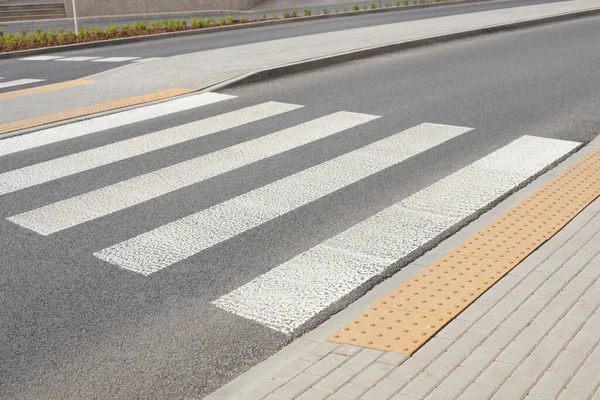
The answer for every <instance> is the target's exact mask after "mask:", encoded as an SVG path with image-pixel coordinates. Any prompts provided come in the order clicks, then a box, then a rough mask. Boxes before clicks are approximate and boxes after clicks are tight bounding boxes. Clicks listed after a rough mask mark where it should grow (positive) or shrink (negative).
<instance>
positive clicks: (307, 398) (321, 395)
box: [296, 388, 330, 400]
mask: <svg viewBox="0 0 600 400" xmlns="http://www.w3.org/2000/svg"><path fill="white" fill-rule="evenodd" d="M329 395H330V393H329V392H324V391H322V390H318V389H314V388H310V389H308V390H307V391H306V392H304V393H302V394H301V395H300V396H298V397H296V400H323V399H325V398H326V397H327V396H329Z"/></svg>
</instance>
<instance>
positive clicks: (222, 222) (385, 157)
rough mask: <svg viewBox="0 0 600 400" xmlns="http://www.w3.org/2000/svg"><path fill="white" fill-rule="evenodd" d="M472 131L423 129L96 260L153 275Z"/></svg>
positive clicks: (128, 242)
mask: <svg viewBox="0 0 600 400" xmlns="http://www.w3.org/2000/svg"><path fill="white" fill-rule="evenodd" d="M470 130H471V128H464V127H457V126H447V125H436V124H422V125H419V126H417V127H414V128H410V129H408V130H406V131H404V132H400V133H397V134H395V135H392V136H390V137H387V138H385V139H381V140H379V141H377V142H375V143H372V144H370V145H368V146H365V147H362V148H360V149H358V150H354V151H352V152H350V153H346V154H344V155H342V156H339V157H336V158H334V159H332V160H329V161H326V162H324V163H321V164H318V165H316V166H313V167H311V168H308V169H306V170H303V171H301V172H298V173H296V174H293V175H291V176H288V177H286V178H283V179H280V180H278V181H276V182H273V183H271V184H268V185H266V186H263V187H260V188H258V189H255V190H253V191H250V192H248V193H245V194H243V195H240V196H238V197H235V198H233V199H231V200H228V201H225V202H223V203H220V204H217V205H215V206H213V207H210V208H209V209H206V210H203V211H200V212H198V213H195V214H192V215H189V216H187V217H184V218H181V219H179V220H176V221H174V222H172V223H169V224H166V225H163V226H161V227H159V228H156V229H154V230H152V231H149V232H146V233H143V234H141V235H139V236H137V237H134V238H132V239H129V240H126V241H124V242H122V243H119V244H116V245H114V246H111V247H108V248H106V249H104V250H101V251H99V252H97V253H94V255H95V256H96V257H98V258H100V259H102V260H104V261H107V262H109V263H111V264H114V265H117V266H120V267H122V268H125V269H128V270H131V271H134V272H137V273H140V274H143V275H149V274H151V273H153V272H156V271H159V270H161V269H163V268H165V267H168V266H169V265H171V264H174V263H176V262H179V261H181V260H184V259H186V258H188V257H190V256H192V255H194V254H196V253H198V252H200V251H202V250H205V249H207V248H209V247H211V246H213V245H215V244H217V243H220V242H222V241H225V240H227V239H230V238H232V237H234V236H236V235H238V234H240V233H242V232H244V231H247V230H249V229H252V228H254V227H256V226H258V225H261V224H263V223H265V222H268V221H269V220H272V219H274V218H277V217H279V216H281V215H283V214H285V213H287V212H290V211H293V210H294V209H297V208H299V207H301V206H303V205H306V204H308V203H310V202H312V201H315V200H317V199H319V198H321V197H323V196H326V195H328V194H330V193H333V192H335V191H337V190H339V189H342V188H344V187H346V186H348V185H350V184H352V183H355V182H357V181H359V180H361V179H364V178H366V177H369V176H371V175H373V174H375V173H377V172H379V171H382V170H384V169H386V168H388V167H391V166H392V165H395V164H398V163H400V162H402V161H404V160H406V159H408V158H410V157H413V156H415V155H417V154H419V153H421V152H423V151H425V150H428V149H430V148H432V147H435V146H437V145H439V144H440V143H443V142H446V141H448V140H450V139H452V138H454V137H456V136H459V135H461V134H463V133H465V132H468V131H470Z"/></svg>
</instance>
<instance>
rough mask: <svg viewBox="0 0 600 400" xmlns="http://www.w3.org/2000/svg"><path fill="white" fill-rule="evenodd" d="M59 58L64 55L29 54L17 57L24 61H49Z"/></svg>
mask: <svg viewBox="0 0 600 400" xmlns="http://www.w3.org/2000/svg"><path fill="white" fill-rule="evenodd" d="M59 58H65V56H31V57H23V58H19V60H24V61H50V60H58V59H59Z"/></svg>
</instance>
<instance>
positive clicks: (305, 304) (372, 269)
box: [213, 136, 579, 334]
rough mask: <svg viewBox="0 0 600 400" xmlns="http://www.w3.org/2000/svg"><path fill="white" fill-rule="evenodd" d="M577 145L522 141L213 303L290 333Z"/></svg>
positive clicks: (577, 144)
mask: <svg viewBox="0 0 600 400" xmlns="http://www.w3.org/2000/svg"><path fill="white" fill-rule="evenodd" d="M577 146H579V143H575V142H567V141H562V140H556V139H545V138H540V137H532V136H524V137H522V138H520V139H518V140H516V141H514V142H512V143H510V144H509V145H507V146H505V147H503V148H501V149H500V150H498V151H496V152H494V153H492V154H490V155H488V156H486V157H484V158H482V159H481V160H479V161H477V162H475V163H473V164H471V165H469V166H467V167H465V168H463V169H462V170H460V171H458V172H456V173H454V174H452V175H450V176H448V177H446V178H444V179H442V180H441V181H438V182H437V183H435V184H433V185H432V186H430V187H428V188H426V189H424V190H422V191H420V192H418V193H416V194H415V195H413V196H410V197H408V198H407V199H405V200H403V201H400V202H399V203H396V204H395V205H393V206H391V207H389V208H387V209H385V210H383V211H382V212H380V213H378V214H376V215H374V216H373V217H371V218H369V219H367V220H365V221H363V222H361V223H359V224H357V225H355V226H353V227H352V228H350V229H348V230H346V231H344V232H342V233H341V234H339V235H337V236H334V237H333V238H331V239H329V240H327V241H325V242H323V243H321V244H319V245H317V246H315V247H313V248H312V249H310V250H308V251H306V252H304V253H302V254H300V255H298V256H296V257H294V258H293V259H291V260H290V261H288V262H286V263H284V264H282V265H280V266H278V267H276V268H274V269H272V270H271V271H269V272H267V273H266V274H264V275H261V276H259V277H258V278H256V279H254V280H252V281H251V282H249V283H247V284H246V285H244V286H241V287H240V288H238V289H236V290H234V291H233V292H231V293H229V294H227V295H225V296H223V297H221V298H219V299H217V300H216V301H214V302H213V304H214V305H216V306H218V307H220V308H222V309H224V310H227V311H229V312H232V313H234V314H237V315H239V316H242V317H245V318H248V319H251V320H253V321H256V322H259V323H261V324H263V325H265V326H268V327H269V328H272V329H274V330H277V331H280V332H283V333H287V334H290V333H292V332H293V331H294V330H296V329H298V328H299V327H301V326H302V325H303V324H304V323H306V322H307V321H309V320H310V319H311V318H312V317H314V316H315V315H316V314H317V313H319V312H320V311H323V310H324V309H325V308H327V307H328V306H329V305H331V304H332V303H334V302H336V301H338V300H340V299H342V298H343V297H344V296H345V295H347V294H349V293H350V292H351V291H352V290H354V289H356V288H358V287H359V286H360V285H362V284H363V283H365V282H366V281H367V280H369V279H371V278H373V277H374V276H376V275H379V274H381V273H382V272H383V271H385V270H386V269H387V268H388V267H391V266H392V265H393V264H394V263H396V262H398V260H401V259H402V258H404V257H406V256H408V255H410V254H411V253H412V252H414V251H415V250H418V249H419V248H420V247H422V246H423V245H425V244H427V243H428V242H430V241H432V240H434V239H435V238H436V237H438V236H440V235H441V234H443V233H444V231H446V230H448V229H450V228H452V227H453V226H454V225H455V224H457V223H459V222H460V221H461V220H463V219H464V218H467V217H469V216H470V215H472V214H473V213H476V212H478V211H480V210H481V209H483V208H485V207H486V206H487V205H489V204H490V203H492V202H493V201H495V200H497V199H498V198H499V197H500V196H502V195H504V194H506V193H507V192H509V191H510V190H511V189H513V188H515V186H518V185H519V184H521V183H523V181H525V180H526V179H528V178H530V177H532V176H534V175H535V174H537V173H539V172H540V171H541V170H542V169H544V168H545V167H548V166H549V165H551V164H552V163H553V162H555V161H556V160H557V159H560V158H562V157H564V156H565V155H567V154H568V153H570V152H571V151H573V150H574V149H575V148H577Z"/></svg>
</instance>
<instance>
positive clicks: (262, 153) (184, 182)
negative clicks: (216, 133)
mask: <svg viewBox="0 0 600 400" xmlns="http://www.w3.org/2000/svg"><path fill="white" fill-rule="evenodd" d="M375 118H377V117H375V116H372V115H366V114H356V113H349V112H338V113H335V114H332V115H328V116H326V117H322V118H319V119H316V120H313V121H310V122H307V123H304V124H300V125H297V126H294V127H291V128H288V129H285V130H282V131H279V132H276V133H273V134H270V135H267V136H263V137H260V138H258V139H254V140H251V141H248V142H244V143H240V144H238V145H235V146H232V147H228V148H225V149H223V150H220V151H217V152H214V153H210V154H208V155H204V156H201V157H198V158H195V159H192V160H189V161H184V162H182V163H179V164H176V165H173V166H170V167H167V168H163V169H160V170H158V171H154V172H151V173H148V174H145V175H141V176H138V177H135V178H132V179H129V180H127V181H123V182H119V183H117V184H115V185H111V186H108V187H105V188H102V189H98V190H96V191H93V192H90V193H86V194H83V195H81V196H77V197H73V198H71V199H67V200H63V201H60V202H58V203H54V204H50V205H48V206H45V207H41V208H38V209H36V210H33V211H29V212H26V213H22V214H19V215H16V216H14V217H11V218H9V220H11V221H13V222H15V223H17V224H19V225H21V226H23V227H25V228H29V229H31V230H33V231H36V232H38V233H41V234H43V235H48V234H51V233H55V232H58V231H60V230H63V229H67V228H70V227H72V226H75V225H79V224H82V223H84V222H87V221H90V220H93V219H96V218H100V217H102V216H105V215H107V214H110V213H113V212H116V211H119V210H122V209H125V208H127V207H131V206H133V205H136V204H139V203H141V202H144V201H148V200H150V199H153V198H155V197H158V196H161V195H164V194H166V193H169V192H172V191H174V190H178V189H181V188H183V187H186V186H189V185H192V184H195V183H198V182H200V181H203V180H205V179H208V178H211V177H213V176H217V175H219V174H222V173H225V172H227V171H231V170H233V169H236V168H240V167H243V166H245V165H248V164H250V163H253V162H256V161H258V160H261V159H264V158H267V157H270V156H273V155H276V154H279V153H282V152H284V151H288V150H291V149H293V148H295V147H299V146H302V145H305V144H307V143H310V142H313V141H315V140H319V139H322V138H324V137H327V136H330V135H333V134H335V133H337V132H341V131H344V130H346V129H349V128H352V127H354V126H356V125H359V124H363V123H366V122H369V121H371V120H373V119H375Z"/></svg>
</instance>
